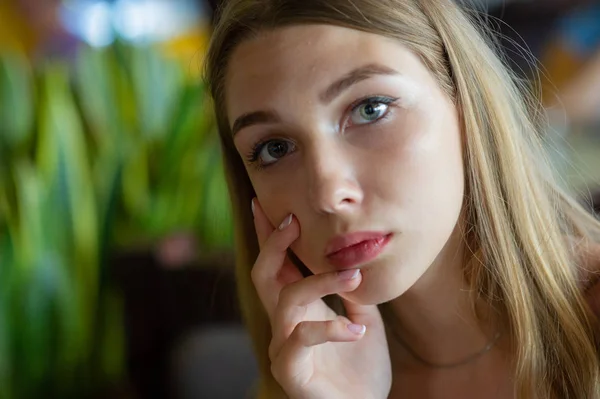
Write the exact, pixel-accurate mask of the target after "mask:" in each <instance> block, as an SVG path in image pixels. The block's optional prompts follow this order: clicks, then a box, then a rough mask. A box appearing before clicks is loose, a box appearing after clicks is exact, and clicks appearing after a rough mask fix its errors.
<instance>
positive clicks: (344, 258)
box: [327, 234, 392, 270]
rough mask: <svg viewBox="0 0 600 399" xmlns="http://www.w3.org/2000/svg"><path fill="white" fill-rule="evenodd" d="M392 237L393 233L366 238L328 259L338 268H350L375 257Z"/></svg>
mask: <svg viewBox="0 0 600 399" xmlns="http://www.w3.org/2000/svg"><path fill="white" fill-rule="evenodd" d="M391 239H392V234H388V235H386V236H382V237H379V238H375V239H372V240H366V241H362V242H359V243H358V244H355V245H352V246H350V247H348V248H344V249H342V250H340V251H338V252H335V253H333V254H331V255H329V256H327V259H328V260H329V263H331V264H332V265H333V266H335V267H336V268H337V269H342V270H343V269H349V268H351V267H354V266H358V265H360V264H362V263H366V262H369V261H371V260H373V259H375V258H376V257H377V256H379V254H380V253H381V252H382V251H383V250H384V248H385V247H386V245H387V244H388V243H389V242H390V240H391Z"/></svg>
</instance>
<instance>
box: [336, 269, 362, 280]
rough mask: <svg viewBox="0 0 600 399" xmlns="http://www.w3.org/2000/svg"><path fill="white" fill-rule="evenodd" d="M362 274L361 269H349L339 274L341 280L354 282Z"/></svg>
mask: <svg viewBox="0 0 600 399" xmlns="http://www.w3.org/2000/svg"><path fill="white" fill-rule="evenodd" d="M359 274H360V270H359V269H348V270H343V271H341V272H338V277H339V278H340V280H354V279H355V278H357V277H358V275H359Z"/></svg>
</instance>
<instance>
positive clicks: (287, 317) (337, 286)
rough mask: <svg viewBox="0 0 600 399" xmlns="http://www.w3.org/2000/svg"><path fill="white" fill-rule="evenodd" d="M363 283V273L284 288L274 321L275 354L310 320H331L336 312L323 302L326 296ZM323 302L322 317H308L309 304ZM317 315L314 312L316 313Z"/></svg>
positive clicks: (323, 276)
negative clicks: (295, 331)
mask: <svg viewBox="0 0 600 399" xmlns="http://www.w3.org/2000/svg"><path fill="white" fill-rule="evenodd" d="M360 282H361V274H360V270H358V269H353V270H345V271H342V272H335V273H325V274H318V275H314V276H310V277H307V278H304V279H302V280H299V281H297V282H295V283H293V284H290V285H287V286H286V287H284V288H283V289H282V290H281V292H280V294H279V301H278V303H277V307H276V310H275V315H274V318H273V340H272V341H273V347H274V349H275V350H276V351H278V350H279V346H281V345H283V343H284V342H285V341H286V340H287V339H288V338H289V336H290V335H291V334H292V332H293V331H294V329H295V328H296V326H297V325H298V324H299V323H301V322H303V321H306V318H307V317H313V318H322V319H328V318H332V316H335V313H334V312H333V311H332V310H331V309H329V308H328V307H327V305H326V304H325V303H324V302H322V301H321V299H322V298H323V297H324V296H326V295H331V294H337V293H340V292H349V291H353V290H355V289H356V287H358V285H359V284H360ZM317 301H321V302H322V303H321V305H322V308H323V311H322V313H320V314H312V315H308V314H307V309H308V305H311V304H314V303H315V302H317ZM313 313H314V312H313Z"/></svg>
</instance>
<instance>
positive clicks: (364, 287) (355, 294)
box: [339, 262, 413, 305]
mask: <svg viewBox="0 0 600 399" xmlns="http://www.w3.org/2000/svg"><path fill="white" fill-rule="evenodd" d="M378 263H379V264H378ZM382 263H384V262H376V263H374V264H371V265H367V266H365V267H361V268H360V269H361V273H362V282H361V283H360V285H359V286H358V288H356V289H355V290H354V291H352V292H344V293H340V294H339V295H340V296H341V297H342V298H344V299H346V300H348V301H350V302H354V303H357V304H359V305H380V304H382V303H385V302H389V301H391V300H393V299H396V298H398V297H399V296H401V295H402V294H404V293H405V292H406V291H408V290H409V289H410V287H411V286H412V285H413V284H412V283H409V284H407V283H408V282H409V279H408V278H406V277H404V278H403V274H404V273H402V268H399V267H398V265H397V264H396V265H391V264H390V263H391V262H385V263H387V264H382Z"/></svg>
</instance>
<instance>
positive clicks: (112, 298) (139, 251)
mask: <svg viewBox="0 0 600 399" xmlns="http://www.w3.org/2000/svg"><path fill="white" fill-rule="evenodd" d="M463 2H464V3H465V4H466V5H467V6H469V7H475V8H478V9H479V10H480V11H482V12H483V13H484V15H486V16H487V17H486V18H485V22H486V23H488V24H490V25H491V26H492V27H493V28H494V29H495V30H496V31H497V32H498V40H499V41H500V43H501V44H502V46H503V48H504V51H505V54H506V56H507V58H508V59H509V62H510V65H511V67H512V68H514V70H515V71H517V73H518V74H519V75H520V76H521V77H522V78H523V79H524V80H525V81H527V80H531V79H532V77H537V76H538V75H541V77H542V79H541V81H542V84H541V85H540V87H537V86H536V90H539V92H540V94H541V96H542V98H543V101H544V103H545V105H546V108H547V110H548V113H549V116H550V120H551V121H552V123H551V126H550V128H549V129H548V131H547V132H546V133H545V135H546V136H545V141H546V144H547V148H548V152H549V155H550V157H551V159H552V161H553V164H554V166H555V168H556V170H557V172H558V173H559V174H560V177H561V180H562V181H563V183H564V184H565V186H566V187H568V188H569V189H571V190H573V191H574V192H575V193H576V194H577V195H578V197H579V198H580V199H581V201H582V202H584V203H586V204H588V205H589V206H590V207H591V208H593V207H596V211H598V210H600V196H598V194H597V193H599V192H600V2H598V1H592V0H513V1H511V0H503V1H502V0H498V1H492V0H488V1H485V0H479V1H476V0H465V1H463ZM215 5H216V1H207V0H0V399H13V398H15V399H21V398H42V397H43V398H142V399H143V398H224V399H227V398H244V397H250V396H249V392H251V389H252V386H253V383H254V381H255V376H256V369H255V365H254V360H253V358H252V355H251V351H250V348H249V343H248V340H247V337H246V336H245V334H244V331H243V328H242V327H241V322H240V317H239V311H238V306H237V299H236V294H235V288H234V280H233V275H232V270H233V257H234V256H233V252H232V251H233V249H232V220H231V213H230V208H229V201H228V198H227V191H226V184H225V180H224V175H223V170H222V167H221V159H220V149H219V145H218V138H217V134H216V131H215V125H214V121H213V115H212V110H211V104H210V101H209V99H208V98H207V93H206V88H205V86H204V84H203V82H202V79H201V71H202V62H203V57H204V53H205V49H206V45H207V40H208V39H209V38H210V31H211V21H212V18H213V10H214V7H215ZM525 51H528V52H531V54H532V55H533V56H531V55H527V54H526V53H525Z"/></svg>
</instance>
